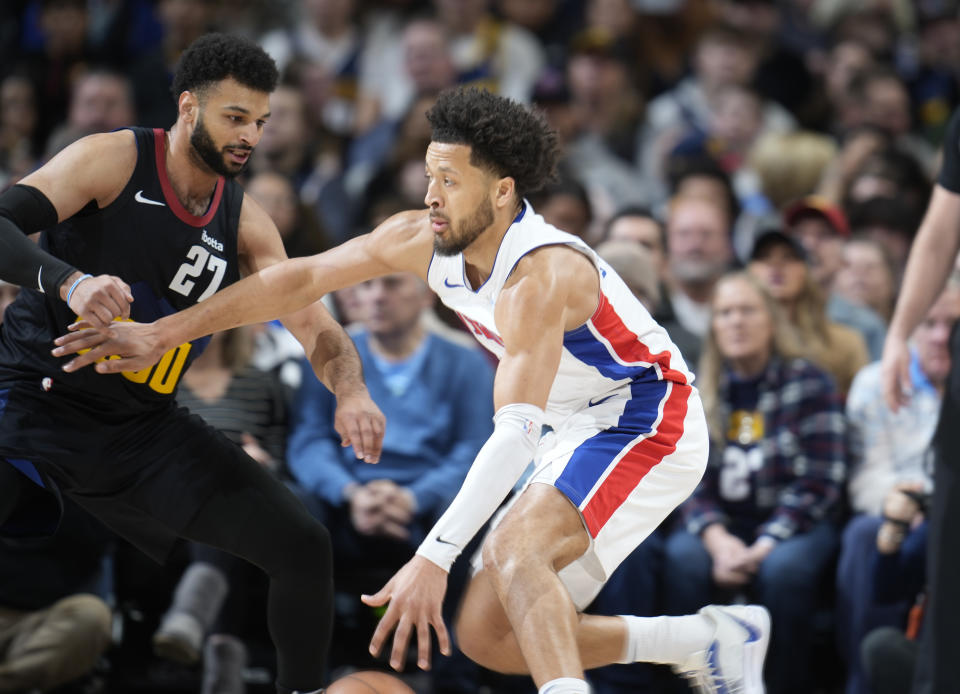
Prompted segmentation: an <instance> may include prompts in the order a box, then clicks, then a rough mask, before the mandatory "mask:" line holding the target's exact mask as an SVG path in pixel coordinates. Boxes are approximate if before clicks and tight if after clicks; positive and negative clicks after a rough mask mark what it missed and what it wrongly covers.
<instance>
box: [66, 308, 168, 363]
mask: <svg viewBox="0 0 960 694" xmlns="http://www.w3.org/2000/svg"><path fill="white" fill-rule="evenodd" d="M70 330H71V332H69V333H67V334H66V335H61V336H60V337H58V338H57V339H56V340H54V341H53V342H54V344H55V345H56V347H55V348H54V349H53V351H52V354H53V356H55V357H66V356H69V355H71V354H76V355H77V356H76V357H74V358H73V359H71V360H70V361H68V362H67V363H66V364H64V365H63V370H64V371H67V372H71V371H76V370H77V369H82V368H83V367H85V366H89V365H90V364H96V366H95V368H96V370H97V372H98V373H102V374H108V373H120V372H121V371H139V370H140V369H145V368H146V367H148V366H152V365H154V364H156V363H157V362H158V361H160V357H162V356H163V353H164V351H165V350H164V349H163V347H162V346H161V344H160V340H159V338H157V337H156V335H155V330H154V326H153V323H135V322H132V321H114V322H112V323H110V324H109V325H107V326H106V327H104V328H94V327H93V326H92V324H91V323H90V322H89V321H80V322H79V323H74V324H73V325H71V326H70Z"/></svg>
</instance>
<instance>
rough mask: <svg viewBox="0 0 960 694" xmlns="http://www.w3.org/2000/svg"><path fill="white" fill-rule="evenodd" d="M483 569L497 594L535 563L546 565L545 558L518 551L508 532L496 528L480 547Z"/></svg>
mask: <svg viewBox="0 0 960 694" xmlns="http://www.w3.org/2000/svg"><path fill="white" fill-rule="evenodd" d="M481 551H482V556H483V569H484V571H485V572H486V574H487V576H489V578H490V581H491V583H492V584H493V586H494V588H495V590H496V592H497V593H498V594H499V593H501V591H502V590H505V589H508V587H509V586H510V585H511V584H512V583H513V581H514V580H516V579H517V578H518V577H521V576H522V575H523V574H524V573H526V572H527V571H528V570H530V568H531V567H533V566H535V565H541V564H542V565H546V564H547V559H546V558H545V557H541V556H540V555H539V554H536V553H533V552H529V551H518V550H517V548H516V547H515V543H514V542H512V541H511V536H510V535H509V533H505V532H503V531H502V530H501V529H499V528H498V529H496V530H494V531H493V532H492V533H490V535H489V536H488V537H487V539H486V540H485V541H484V543H483V548H482V550H481Z"/></svg>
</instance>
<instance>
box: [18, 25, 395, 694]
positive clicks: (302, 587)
mask: <svg viewBox="0 0 960 694" xmlns="http://www.w3.org/2000/svg"><path fill="white" fill-rule="evenodd" d="M276 80H277V71H276V67H275V66H274V63H273V61H272V60H271V59H270V57H269V56H267V55H266V53H264V52H263V51H262V50H261V49H260V48H259V47H258V46H256V45H255V44H253V43H250V42H248V41H246V40H242V39H239V38H236V37H227V36H223V35H217V34H211V35H207V36H204V37H202V38H200V39H198V40H197V41H196V42H195V43H194V44H193V46H192V47H191V48H190V49H188V50H187V51H186V52H185V53H184V55H183V57H182V59H181V62H180V65H179V66H178V70H177V74H176V75H175V77H174V82H173V92H174V96H175V98H176V99H177V104H178V108H179V112H178V119H177V122H176V123H175V124H174V125H173V127H172V128H171V129H170V130H169V131H167V132H165V131H163V130H159V129H157V130H150V129H145V128H133V129H129V130H120V131H117V132H113V133H107V134H101V135H93V136H90V137H88V138H84V139H82V140H80V141H78V142H77V143H75V144H73V145H71V146H70V147H68V148H67V149H65V150H64V151H63V152H61V153H60V154H59V155H57V156H56V157H55V158H54V159H52V160H51V161H50V162H49V163H48V164H46V165H45V166H44V167H43V168H41V169H39V170H38V171H36V172H34V173H32V174H30V175H29V176H27V177H26V178H24V179H23V181H22V182H21V184H20V185H17V186H14V187H13V188H12V189H11V190H10V191H8V192H6V193H4V194H3V195H2V196H0V220H2V221H0V257H2V258H3V260H2V261H0V278H2V279H5V280H8V281H13V282H17V283H19V284H21V285H24V286H26V287H36V286H37V279H36V274H37V273H39V274H40V278H39V286H40V287H41V288H42V289H43V290H44V292H41V291H33V290H32V289H27V290H25V291H23V292H21V294H20V297H19V298H18V300H17V301H16V302H15V303H14V304H13V305H12V306H11V307H10V309H9V311H8V313H7V315H6V320H5V321H4V323H3V327H2V331H0V525H3V529H4V531H6V532H17V533H27V532H36V531H37V530H38V529H41V528H42V529H46V530H49V529H50V527H49V526H55V523H56V519H57V517H58V516H57V515H56V513H57V512H58V511H59V508H58V503H57V502H58V501H59V495H60V494H61V493H63V494H67V495H68V496H70V497H72V498H74V499H76V500H77V501H78V502H79V503H80V505H81V506H83V507H84V508H86V509H87V510H88V511H90V512H91V513H93V515H95V516H97V517H98V518H100V519H101V520H102V521H104V522H105V523H106V524H107V525H108V526H110V527H111V528H112V529H113V530H115V531H116V532H118V533H119V534H120V535H122V536H124V537H126V538H127V539H129V540H130V541H132V542H133V543H134V544H135V545H137V546H138V547H140V548H141V549H142V550H143V551H145V552H146V553H147V554H149V555H150V556H152V557H154V558H156V559H157V560H162V559H163V558H164V557H165V556H166V555H167V553H168V551H169V549H170V547H171V545H172V543H173V541H174V540H175V539H176V538H177V537H184V538H187V539H190V540H193V541H196V542H202V543H206V544H209V545H213V546H215V547H219V548H221V549H224V550H226V551H228V552H231V553H233V554H236V555H238V556H240V557H243V558H245V559H247V560H249V561H251V562H252V563H254V564H256V565H257V566H259V567H261V568H262V569H263V570H264V571H266V573H267V574H268V575H269V577H270V595H269V603H268V610H269V614H268V624H269V628H270V632H271V635H272V637H273V639H274V642H275V644H276V647H277V652H278V673H277V689H278V691H279V692H281V693H283V694H289V693H291V692H312V691H319V688H320V687H321V684H322V678H323V676H324V668H325V657H326V650H327V646H328V643H329V637H330V631H331V620H332V579H331V575H332V574H331V567H330V563H331V559H330V540H329V536H328V534H327V532H326V529H325V528H323V526H321V525H319V524H318V523H316V522H315V521H314V520H313V519H312V517H311V516H310V515H309V514H308V513H307V512H306V511H305V510H304V508H303V507H302V505H301V504H300V503H299V502H298V501H297V500H296V499H295V498H294V497H293V495H292V494H291V493H289V492H288V491H287V489H286V488H285V487H284V486H283V485H282V484H281V483H280V482H278V481H277V480H275V479H274V478H273V477H272V476H271V475H270V474H269V473H267V472H265V471H264V470H263V468H262V467H261V466H260V465H258V464H257V463H255V462H254V461H253V460H252V459H250V458H249V457H247V456H246V454H244V453H243V452H242V451H241V449H240V448H239V447H237V446H235V445H234V444H232V443H230V442H229V441H228V440H227V439H226V438H224V437H223V436H222V435H220V434H219V433H218V432H215V431H214V430H213V429H211V428H210V427H208V426H206V425H205V424H204V423H203V422H202V421H201V420H200V419H199V418H196V417H193V416H192V415H190V414H189V413H188V412H186V411H185V410H182V409H178V408H177V407H176V406H175V404H174V399H173V396H174V391H175V389H176V386H177V382H178V381H179V379H180V377H181V375H182V373H183V371H184V369H186V368H187V366H188V365H189V364H190V362H191V361H192V359H193V358H194V357H196V356H197V354H199V353H200V352H201V351H202V350H203V348H204V347H205V346H206V343H207V341H208V340H207V339H202V340H196V341H193V342H187V343H184V344H182V345H179V346H177V347H176V348H174V349H172V350H170V352H168V353H167V354H166V355H165V356H164V357H163V358H162V359H161V361H160V363H159V364H158V365H157V366H156V367H151V368H148V369H143V370H141V371H136V372H128V373H122V374H116V375H115V376H112V377H110V378H108V379H105V378H103V377H102V376H99V375H98V374H96V373H93V372H89V373H88V371H89V370H86V371H81V372H77V373H74V374H67V373H65V372H64V371H62V369H61V368H60V366H61V364H60V363H59V362H60V360H58V359H55V358H54V357H52V356H51V355H50V348H51V344H52V342H53V339H54V338H55V337H56V336H57V335H60V334H61V333H63V332H65V330H66V327H67V326H68V325H69V324H71V323H73V322H74V321H76V320H77V319H78V316H79V317H82V318H84V319H86V320H87V321H90V322H95V323H98V324H100V325H104V324H106V323H107V322H109V321H110V320H111V319H112V318H113V317H115V316H119V317H120V318H121V319H123V318H127V317H129V318H131V319H133V320H135V321H143V322H147V321H152V320H154V319H156V318H159V317H161V316H164V315H167V314H170V313H173V312H175V311H178V310H180V309H183V308H186V307H188V306H190V305H192V304H194V303H196V302H198V301H202V300H204V299H206V298H207V297H209V296H210V295H211V294H213V293H214V292H216V291H217V290H218V289H221V288H223V287H225V286H227V285H228V284H230V283H232V282H235V281H236V280H238V279H239V278H240V276H241V275H242V274H249V273H253V272H256V271H258V270H260V269H262V268H264V267H266V266H268V265H272V264H274V263H277V262H279V261H281V260H283V259H284V258H285V254H284V250H283V245H282V243H281V241H280V236H279V234H278V232H277V229H276V227H275V226H274V224H273V223H272V221H271V220H270V218H269V217H268V216H267V214H266V213H265V212H264V211H263V209H262V208H260V207H259V205H257V204H256V203H255V202H254V201H253V200H252V199H251V198H249V197H247V196H245V195H244V193H243V191H242V189H241V188H240V186H239V185H238V184H237V183H236V182H235V181H234V180H233V177H234V176H236V175H237V174H239V173H240V172H241V171H242V170H243V169H244V167H245V165H246V163H247V160H248V159H249V157H250V154H251V152H252V151H253V148H254V147H255V146H256V144H257V142H258V141H259V139H260V136H261V134H262V132H263V127H264V124H265V123H266V120H267V118H268V116H269V111H270V108H269V94H270V92H272V91H273V89H274V87H275V85H276ZM15 227H19V229H16V228H15ZM40 230H42V231H43V234H42V237H41V247H40V248H36V247H33V248H30V247H28V246H25V245H24V244H23V243H22V241H23V237H22V234H23V233H27V234H29V233H32V232H35V231H40ZM11 239H13V240H11ZM18 242H20V243H19V245H17V244H18ZM26 243H27V244H29V241H27V242H26ZM30 245H32V244H30ZM11 254H13V257H12V258H11ZM24 268H25V269H24ZM74 268H83V270H84V271H86V272H89V273H93V274H96V275H97V277H89V276H86V275H81V274H80V273H79V272H78V271H76V270H75V269H74ZM118 278H122V280H121V279H118ZM284 322H285V324H286V325H287V327H288V328H289V329H290V330H291V331H292V332H293V334H294V335H296V336H297V338H298V339H299V340H300V342H301V343H302V344H303V346H304V348H305V350H306V353H307V355H308V357H309V358H310V361H311V363H312V364H313V367H314V370H315V372H316V374H317V376H318V377H319V378H320V379H321V380H322V381H323V382H324V383H325V384H326V385H327V386H328V387H329V388H330V389H331V390H332V391H333V392H334V393H335V394H336V396H337V402H338V407H337V428H338V431H339V432H340V434H341V436H342V437H343V441H344V445H353V447H354V449H355V451H356V454H357V457H358V458H362V459H363V460H365V461H366V462H376V460H377V458H378V457H379V450H380V442H381V438H382V432H383V418H382V415H381V414H380V412H379V411H378V410H377V408H376V406H375V405H374V404H373V402H372V401H371V400H370V398H369V395H368V394H367V391H366V388H365V387H364V385H363V381H362V377H361V369H360V360H359V358H358V356H357V354H356V351H355V350H354V348H353V345H352V343H351V341H350V339H349V338H348V337H347V335H346V334H345V333H344V332H343V330H342V329H341V328H340V327H339V325H337V324H336V322H335V321H334V320H333V318H332V317H331V316H330V315H329V314H328V313H327V312H326V310H325V309H324V308H323V307H322V306H321V305H320V304H319V303H318V304H314V305H312V306H309V307H308V308H306V309H304V310H302V311H300V312H298V313H295V314H292V315H290V316H288V317H287V318H286V319H285V321H284ZM48 512H49V513H48ZM51 520H52V521H53V522H52V523H51V522H50V521H51Z"/></svg>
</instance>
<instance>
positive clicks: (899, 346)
mask: <svg viewBox="0 0 960 694" xmlns="http://www.w3.org/2000/svg"><path fill="white" fill-rule="evenodd" d="M880 374H881V376H880V377H881V379H882V382H883V399H884V400H885V401H886V403H887V406H888V407H889V408H890V409H891V410H893V411H894V412H896V411H897V410H899V409H900V408H901V407H902V406H903V405H906V404H907V402H909V400H910V395H911V393H912V391H913V384H912V382H911V380H910V349H909V348H908V347H907V341H906V340H904V339H902V338H900V337H897V336H896V335H894V334H893V333H888V334H887V339H886V342H884V344H883V360H882V361H881V363H880Z"/></svg>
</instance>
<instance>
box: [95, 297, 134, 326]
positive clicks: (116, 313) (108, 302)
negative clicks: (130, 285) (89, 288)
mask: <svg viewBox="0 0 960 694" xmlns="http://www.w3.org/2000/svg"><path fill="white" fill-rule="evenodd" d="M100 306H101V307H103V309H104V310H106V311H107V313H109V314H110V320H111V321H112V320H113V319H114V318H118V317H123V312H124V310H125V309H126V311H127V313H129V312H130V304H128V303H127V302H126V301H124V300H123V297H122V295H120V294H116V293H114V292H109V291H108V292H106V293H104V295H103V299H102V300H101V301H100Z"/></svg>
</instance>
